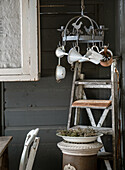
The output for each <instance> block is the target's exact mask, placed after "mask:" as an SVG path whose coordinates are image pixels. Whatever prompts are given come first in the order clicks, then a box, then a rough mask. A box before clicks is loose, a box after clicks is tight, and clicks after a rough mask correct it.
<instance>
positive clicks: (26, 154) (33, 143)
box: [19, 128, 40, 170]
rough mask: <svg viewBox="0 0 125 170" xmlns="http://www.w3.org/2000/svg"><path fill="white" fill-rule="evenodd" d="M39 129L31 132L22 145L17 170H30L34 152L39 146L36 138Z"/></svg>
mask: <svg viewBox="0 0 125 170" xmlns="http://www.w3.org/2000/svg"><path fill="white" fill-rule="evenodd" d="M38 132H39V129H38V128H37V129H34V130H31V131H30V132H29V133H28V134H27V136H26V140H25V143H24V148H23V152H22V155H21V159H20V165H19V170H32V167H33V163H34V159H35V156H36V151H37V148H38V145H39V140H40V138H39V137H36V136H37V134H38Z"/></svg>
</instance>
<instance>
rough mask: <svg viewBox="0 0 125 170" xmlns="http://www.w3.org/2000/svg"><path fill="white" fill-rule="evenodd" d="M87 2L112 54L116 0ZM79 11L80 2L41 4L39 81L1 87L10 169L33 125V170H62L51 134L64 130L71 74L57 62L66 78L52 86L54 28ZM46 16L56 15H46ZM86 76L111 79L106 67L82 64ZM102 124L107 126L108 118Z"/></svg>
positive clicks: (15, 165)
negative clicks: (35, 134) (35, 140)
mask: <svg viewBox="0 0 125 170" xmlns="http://www.w3.org/2000/svg"><path fill="white" fill-rule="evenodd" d="M85 2H86V10H85V11H86V12H87V13H88V15H89V16H91V17H93V18H94V19H96V20H97V21H98V22H99V24H105V25H106V27H108V28H109V29H110V31H108V32H107V33H106V43H107V42H109V43H110V48H111V49H112V50H113V51H114V49H115V36H114V31H115V30H114V25H115V18H114V16H115V11H114V9H115V8H114V5H115V4H114V1H113V0H110V1H109V0H104V1H103V0H99V1H98V0H87V1H85ZM47 5H51V6H47ZM52 5H64V7H58V8H57V7H53V6H52ZM79 11H80V0H79V1H72V0H67V1H64V0H60V1H58V0H41V39H42V47H41V48H42V77H41V79H40V81H39V82H19V83H17V82H15V83H5V84H4V88H5V91H4V96H5V110H4V113H5V135H12V136H13V137H14V138H13V141H12V143H11V145H10V148H9V158H10V170H17V169H18V165H19V159H20V155H21V151H22V147H23V142H24V139H25V136H26V134H27V132H28V131H29V130H30V129H32V128H36V127H39V128H40V132H39V136H40V138H41V140H40V146H39V149H38V154H37V157H36V161H35V164H34V168H33V169H34V170H41V169H42V170H50V169H51V170H59V169H60V170H61V152H60V151H59V149H58V148H57V147H56V144H57V142H58V141H60V139H59V138H57V137H56V135H55V133H56V130H57V129H59V128H64V127H65V126H66V124H67V118H68V107H69V100H70V90H71V80H72V72H70V67H69V65H68V64H67V61H66V59H65V58H64V59H62V62H61V64H62V65H64V66H65V65H66V68H67V77H66V79H65V80H63V81H62V82H61V83H60V84H58V83H56V81H55V77H54V72H55V67H56V65H57V58H56V57H55V54H54V53H55V52H54V51H55V49H56V46H57V44H58V41H59V39H60V37H59V33H58V32H57V31H56V29H57V28H60V26H61V25H65V24H66V22H67V21H68V20H69V19H70V18H71V17H73V16H74V15H75V14H73V13H72V12H79ZM48 12H53V13H54V14H53V15H50V14H47V13H48ZM55 12H59V14H58V15H57V14H56V13H55ZM66 12H71V14H66ZM88 67H89V69H87V68H88ZM84 73H86V74H87V75H86V77H88V78H94V77H103V78H105V77H106V76H108V77H110V75H109V69H104V68H102V67H101V66H100V67H97V66H95V65H93V64H88V65H87V66H85V67H84ZM92 73H93V74H92ZM87 94H88V96H89V97H90V98H91V97H93V96H95V97H97V98H98V95H99V96H104V97H105V95H106V94H107V95H109V92H105V91H102V92H95V91H93V92H92V93H91V96H90V94H89V91H88V92H87ZM95 116H96V117H97V119H98V115H97V114H95ZM106 125H110V116H109V118H108V123H107V124H106ZM109 143H110V140H109ZM108 146H109V145H108ZM108 146H107V148H108Z"/></svg>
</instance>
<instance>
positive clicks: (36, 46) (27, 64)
mask: <svg viewBox="0 0 125 170" xmlns="http://www.w3.org/2000/svg"><path fill="white" fill-rule="evenodd" d="M19 1H20V11H21V12H20V15H21V40H20V41H21V68H0V81H37V80H39V73H40V16H39V15H40V13H39V0H19Z"/></svg>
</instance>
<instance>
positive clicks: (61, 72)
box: [56, 65, 66, 81]
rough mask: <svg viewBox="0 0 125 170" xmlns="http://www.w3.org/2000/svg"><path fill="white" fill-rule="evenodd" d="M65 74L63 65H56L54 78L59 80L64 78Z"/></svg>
mask: <svg viewBox="0 0 125 170" xmlns="http://www.w3.org/2000/svg"><path fill="white" fill-rule="evenodd" d="M65 76H66V69H65V67H62V66H60V65H57V67H56V80H57V81H59V80H61V79H64V78H65Z"/></svg>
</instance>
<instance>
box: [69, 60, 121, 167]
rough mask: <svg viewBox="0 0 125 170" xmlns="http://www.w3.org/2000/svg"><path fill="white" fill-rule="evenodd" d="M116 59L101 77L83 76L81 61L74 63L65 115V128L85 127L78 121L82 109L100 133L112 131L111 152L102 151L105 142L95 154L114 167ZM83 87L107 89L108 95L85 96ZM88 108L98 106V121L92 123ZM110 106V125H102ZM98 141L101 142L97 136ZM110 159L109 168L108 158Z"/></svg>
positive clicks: (117, 93) (116, 101)
mask: <svg viewBox="0 0 125 170" xmlns="http://www.w3.org/2000/svg"><path fill="white" fill-rule="evenodd" d="M116 64H117V62H116V60H114V62H113V63H112V65H111V79H106V80H104V79H102V80H100V79H99V80H93V79H92V80H85V79H84V76H83V74H81V69H82V63H78V62H77V63H76V64H75V68H74V76H73V82H72V91H71V100H70V108H69V117H68V125H67V129H70V128H72V129H77V128H79V127H80V128H83V129H84V128H86V127H87V126H84V125H80V124H79V123H80V111H81V109H85V110H86V111H87V115H88V117H89V120H90V123H91V126H92V127H93V128H94V129H95V130H98V131H99V132H100V133H103V134H104V135H112V150H113V153H109V152H106V149H105V146H104V144H103V148H102V149H101V151H100V153H99V154H98V157H99V158H100V159H101V158H102V159H103V160H104V162H105V166H106V169H107V170H112V169H113V170H118V169H119V165H118V160H119V149H118V148H119V147H120V146H119V134H118V126H119V125H118V118H119V73H118V70H117V67H116ZM84 88H93V89H101V88H102V89H110V90H111V97H110V98H109V100H87V96H86V94H85V91H84ZM92 109H102V110H103V112H102V115H101V117H100V119H99V122H98V123H97V124H96V122H95V118H94V116H93V113H92ZM110 110H111V113H112V125H111V127H102V126H103V123H104V121H106V117H107V115H108V113H109V111H110ZM98 141H99V142H101V143H103V142H102V139H101V137H99V138H98ZM111 159H112V160H113V168H112V166H111V162H110V160H111Z"/></svg>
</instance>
